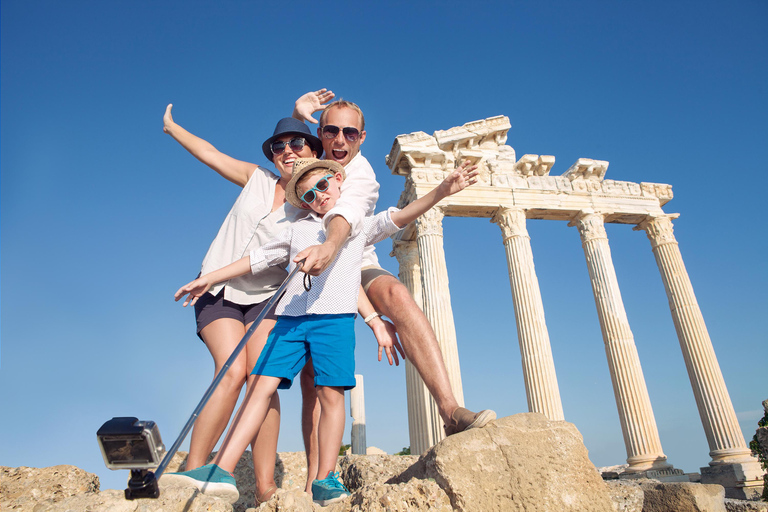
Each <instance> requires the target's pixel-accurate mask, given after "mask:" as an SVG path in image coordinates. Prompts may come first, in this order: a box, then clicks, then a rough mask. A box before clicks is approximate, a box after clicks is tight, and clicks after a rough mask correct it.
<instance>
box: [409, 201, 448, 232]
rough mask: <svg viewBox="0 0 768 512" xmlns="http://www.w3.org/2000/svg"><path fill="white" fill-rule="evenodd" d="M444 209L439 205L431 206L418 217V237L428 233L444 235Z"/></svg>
mask: <svg viewBox="0 0 768 512" xmlns="http://www.w3.org/2000/svg"><path fill="white" fill-rule="evenodd" d="M444 216H445V215H444V214H443V210H442V209H441V208H438V207H434V208H431V209H430V210H428V211H427V212H426V213H425V214H423V215H422V216H421V217H419V218H418V219H416V221H415V222H416V233H417V235H416V236H417V237H421V236H426V235H438V236H443V217H444Z"/></svg>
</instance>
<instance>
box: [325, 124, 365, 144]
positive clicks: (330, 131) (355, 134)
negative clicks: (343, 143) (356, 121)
mask: <svg viewBox="0 0 768 512" xmlns="http://www.w3.org/2000/svg"><path fill="white" fill-rule="evenodd" d="M339 131H341V132H342V133H343V134H344V138H345V139H347V140H348V141H349V142H357V139H358V138H359V137H360V130H358V129H357V128H352V127H351V126H345V127H344V128H339V127H338V126H333V125H332V124H327V125H325V126H323V137H325V138H326V139H335V138H336V136H337V135H338V134H339Z"/></svg>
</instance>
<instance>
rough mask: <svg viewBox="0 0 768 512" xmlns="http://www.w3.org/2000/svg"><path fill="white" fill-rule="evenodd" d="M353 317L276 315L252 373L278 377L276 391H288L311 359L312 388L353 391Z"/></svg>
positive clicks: (348, 315) (353, 315) (344, 315)
mask: <svg viewBox="0 0 768 512" xmlns="http://www.w3.org/2000/svg"><path fill="white" fill-rule="evenodd" d="M355 316H356V315H355V314H354V313H349V314H341V315H303V316H279V317H278V318H277V323H276V324H275V327H274V328H273V329H272V333H271V334H270V335H269V338H268V339H267V344H266V345H265V346H264V350H262V351H261V355H260V356H259V360H258V361H257V362H256V366H254V368H253V371H252V372H251V373H252V374H253V375H265V376H268V377H278V378H280V379H282V380H281V382H280V384H279V385H278V389H288V388H290V387H291V384H293V379H294V378H295V377H296V375H297V374H298V373H299V372H300V371H301V369H302V368H303V367H304V365H305V364H306V363H307V361H308V360H309V359H310V358H311V359H312V367H313V368H314V370H315V386H333V387H340V388H344V389H352V388H354V387H355Z"/></svg>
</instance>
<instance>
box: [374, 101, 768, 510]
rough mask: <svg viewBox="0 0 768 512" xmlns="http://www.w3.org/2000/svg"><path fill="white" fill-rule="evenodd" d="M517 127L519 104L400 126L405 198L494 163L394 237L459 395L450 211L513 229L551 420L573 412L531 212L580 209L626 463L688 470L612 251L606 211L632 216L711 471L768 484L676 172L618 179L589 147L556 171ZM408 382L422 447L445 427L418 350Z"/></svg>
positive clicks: (510, 247)
mask: <svg viewBox="0 0 768 512" xmlns="http://www.w3.org/2000/svg"><path fill="white" fill-rule="evenodd" d="M510 127H511V126H510V123H509V119H508V118H507V117H506V116H497V117H492V118H488V119H484V120H480V121H475V122H470V123H466V124H464V125H463V126H459V127H455V128H451V129H448V130H438V131H436V132H435V133H434V134H433V135H429V134H427V133H424V132H415V133H411V134H407V135H400V136H398V137H396V138H395V141H394V144H393V146H392V150H391V151H390V153H389V155H388V156H387V159H386V160H387V165H388V166H389V168H390V169H391V170H392V173H393V174H396V175H399V176H403V177H405V190H404V192H403V194H402V196H401V198H400V204H399V205H398V206H401V207H402V206H403V205H405V204H408V203H409V202H411V201H413V200H415V199H416V198H418V197H421V196H422V195H424V194H426V193H427V192H429V191H430V190H431V189H432V188H434V187H435V186H436V185H437V184H438V183H439V182H440V181H442V180H443V179H444V178H445V176H446V174H447V173H448V172H450V171H452V170H453V169H454V168H455V167H456V165H457V163H458V162H460V161H464V160H466V159H470V160H472V161H473V162H476V163H477V164H478V166H479V169H480V176H479V181H478V183H477V184H476V185H474V186H473V187H470V188H468V189H467V190H464V191H462V192H460V193H459V194H456V195H454V196H451V197H449V198H447V199H445V200H443V201H442V202H440V203H439V204H438V205H437V206H436V207H434V208H433V209H432V210H430V211H429V212H427V213H426V214H425V215H423V216H422V217H420V218H419V219H417V220H416V221H415V222H414V223H412V224H410V225H409V226H407V227H406V228H405V229H404V230H402V231H400V232H399V233H398V234H396V235H395V236H394V237H393V238H394V241H393V255H394V256H395V257H396V258H397V260H398V263H399V266H400V271H399V277H400V280H401V281H402V282H403V283H404V284H405V285H406V286H407V287H408V288H409V290H410V291H411V293H412V295H413V297H414V298H415V300H416V302H417V303H418V304H419V306H421V308H422V309H423V311H424V313H425V314H426V316H427V318H428V319H429V321H430V322H431V324H432V326H433V327H434V330H435V334H436V335H437V339H438V342H439V343H440V348H441V350H442V353H443V359H444V360H445V364H446V368H447V370H448V374H449V377H450V381H451V386H452V388H453V391H454V393H455V395H456V398H457V400H458V401H459V404H460V405H463V400H464V399H463V391H462V383H461V374H460V370H459V360H458V350H457V340H456V331H455V327H454V320H453V313H452V310H451V301H450V290H449V288H448V272H447V267H446V262H445V253H444V250H443V235H442V220H443V217H445V216H446V215H447V216H458V217H486V218H490V219H491V221H492V222H494V223H496V224H498V226H499V228H500V229H501V235H502V239H503V243H504V247H505V250H506V256H507V266H508V271H509V282H510V287H511V290H512V298H513V303H514V313H515V321H516V325H517V335H518V340H519V343H520V353H521V359H522V367H523V378H524V381H525V391H526V396H527V401H528V410H529V412H538V413H542V414H544V415H545V416H547V417H548V418H549V419H551V420H563V419H565V418H564V415H563V406H562V402H561V399H560V391H559V388H558V383H557V376H556V374H555V365H554V361H553V357H552V349H551V346H550V340H549V334H548V332H547V324H546V321H545V314H544V305H543V303H542V298H541V293H540V291H539V284H538V279H537V277H536V273H535V269H534V261H533V253H532V250H531V244H530V237H529V235H528V231H527V229H526V221H527V220H528V219H547V220H560V221H567V222H568V223H569V224H568V225H569V226H572V227H575V228H576V229H577V230H578V232H579V235H580V236H581V241H582V246H583V248H584V255H585V258H586V263H587V268H588V270H589V276H590V281H591V284H592V291H593V294H594V298H595V305H596V307H597V312H598V318H599V322H600V329H601V331H602V336H603V341H604V343H605V353H606V358H607V360H608V367H609V370H610V375H611V381H612V383H613V390H614V395H615V398H616V406H617V409H618V413H619V419H620V423H621V429H622V433H623V436H624V443H625V446H626V451H627V464H628V465H629V468H628V470H627V473H626V474H627V475H630V476H631V475H637V476H650V477H655V478H661V479H672V480H674V479H677V480H682V479H687V477H685V476H684V475H683V472H682V471H681V470H679V469H675V468H674V467H673V466H672V464H670V463H669V462H668V461H667V457H666V456H665V455H664V451H663V450H662V446H661V441H660V439H659V432H658V429H657V426H656V420H655V418H654V415H653V409H652V406H651V401H650V398H649V395H648V390H647V388H646V383H645V379H644V377H643V371H642V368H641V365H640V359H639V357H638V352H637V348H636V346H635V341H634V338H633V335H632V330H631V328H630V325H629V322H628V320H627V315H626V312H625V310H624V304H623V302H622V298H621V291H620V289H619V285H618V281H617V278H616V272H615V270H614V266H613V262H612V260H611V250H610V246H609V242H608V238H607V236H606V231H605V227H604V226H605V223H606V222H613V223H619V224H627V225H629V226H633V229H635V230H643V231H645V233H646V235H647V236H648V239H649V241H650V244H651V249H652V251H653V254H654V255H655V258H656V263H657V265H658V268H659V272H660V273H661V278H662V281H663V282H664V287H665V290H666V293H667V297H668V299H669V308H670V313H671V315H672V319H673V321H674V325H675V329H676V331H677V337H678V339H679V341H680V348H681V350H682V353H683V358H684V360H685V364H686V367H687V370H688V375H689V379H690V383H691V387H692V389H693V393H694V396H695V399H696V405H697V407H698V411H699V415H700V417H701V423H702V426H703V428H704V432H705V434H706V438H707V442H708V443H709V449H710V457H711V461H710V463H709V466H708V467H706V468H701V481H702V482H703V483H719V484H721V485H723V486H724V487H725V488H726V495H727V496H729V497H734V498H744V497H750V496H753V495H754V494H755V493H756V492H759V488H760V486H762V481H761V478H762V477H761V475H762V472H761V470H760V467H759V464H758V462H757V460H756V459H755V458H754V457H752V456H751V452H750V450H749V447H748V446H747V444H746V442H745V440H744V435H743V434H742V432H741V429H740V427H739V424H738V422H737V419H736V413H735V411H734V408H733V405H732V403H731V399H730V397H729V395H728V390H727V389H726V385H725V381H724V380H723V376H722V373H721V371H720V366H719V364H718V361H717V358H716V356H715V352H714V349H713V347H712V342H711V340H710V338H709V334H708V333H707V328H706V325H705V323H704V318H703V317H702V314H701V311H700V309H699V306H698V303H697V301H696V296H695V295H694V291H693V286H692V284H691V281H690V279H689V277H688V273H687V272H686V269H685V266H684V264H683V259H682V256H681V253H680V249H679V248H678V244H677V241H676V240H675V236H674V234H673V227H672V221H673V219H675V218H677V216H678V215H677V214H674V213H665V212H664V211H663V210H662V206H664V205H665V204H666V203H667V202H669V201H670V200H671V199H672V187H671V185H666V184H658V183H632V182H628V181H615V180H608V179H605V174H606V170H607V168H608V162H606V161H602V160H592V159H587V158H580V159H578V160H577V161H576V163H574V164H573V165H572V166H571V167H569V168H568V170H567V171H565V173H563V174H562V175H560V176H551V175H550V171H551V170H552V167H553V165H554V162H555V157H554V156H547V155H523V156H522V157H521V158H520V159H519V160H517V159H516V157H515V150H514V149H513V148H512V147H510V146H508V145H506V144H505V143H506V140H507V132H508V130H509V129H510ZM406 387H407V394H408V422H409V434H410V442H411V452H412V453H414V454H419V453H423V452H424V451H426V450H427V449H429V448H430V447H431V446H433V445H434V444H435V443H437V442H438V441H440V440H441V439H442V438H443V436H444V434H443V429H442V420H441V418H440V415H439V414H438V410H437V406H436V405H435V403H434V400H433V399H432V397H431V396H430V394H429V392H428V390H427V389H426V386H425V385H424V383H423V381H422V380H421V378H420V377H419V374H418V372H417V371H416V369H415V368H414V367H413V366H411V364H410V362H406ZM577 427H578V425H577Z"/></svg>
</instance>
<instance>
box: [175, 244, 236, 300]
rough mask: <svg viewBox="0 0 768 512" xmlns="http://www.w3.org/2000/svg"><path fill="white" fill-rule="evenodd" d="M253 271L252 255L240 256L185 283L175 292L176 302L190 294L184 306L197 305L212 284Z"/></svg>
mask: <svg viewBox="0 0 768 512" xmlns="http://www.w3.org/2000/svg"><path fill="white" fill-rule="evenodd" d="M250 272H251V263H250V256H245V257H244V258H240V259H239V260H237V261H235V262H234V263H230V264H229V265H227V266H226V267H222V268H220V269H219V270H214V271H213V272H210V273H208V274H205V275H204V276H200V277H198V278H197V279H195V280H194V281H192V282H191V283H188V284H185V285H184V286H182V287H181V288H179V290H178V291H177V292H176V293H174V294H173V297H174V298H175V299H176V302H178V301H179V300H181V298H182V297H184V296H185V295H187V294H188V296H187V299H186V300H185V301H184V304H183V305H184V306H185V307H186V306H187V305H192V306H194V305H195V302H197V299H199V298H200V297H202V296H203V295H204V294H205V292H207V291H208V290H209V289H210V288H211V286H213V285H215V284H216V283H221V282H222V281H228V280H230V279H234V278H235V277H240V276H242V275H245V274H249V273H250Z"/></svg>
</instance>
